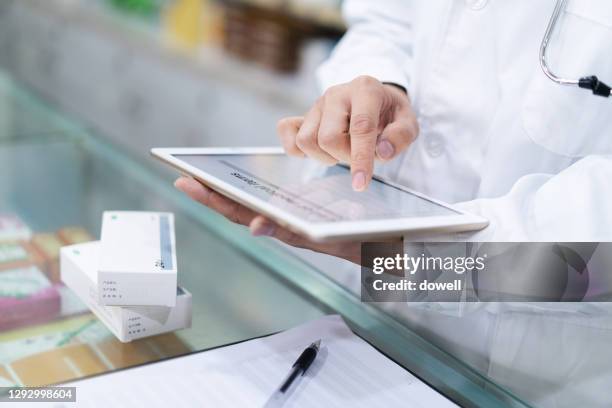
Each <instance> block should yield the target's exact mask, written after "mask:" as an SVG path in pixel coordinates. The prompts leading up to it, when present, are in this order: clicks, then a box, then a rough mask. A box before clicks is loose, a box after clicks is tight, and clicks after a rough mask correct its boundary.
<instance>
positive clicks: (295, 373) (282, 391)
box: [264, 340, 321, 408]
mask: <svg viewBox="0 0 612 408" xmlns="http://www.w3.org/2000/svg"><path fill="white" fill-rule="evenodd" d="M319 346H321V340H317V341H315V342H314V343H312V344H311V345H310V346H308V347H306V349H305V350H304V351H303V352H302V354H300V356H299V357H298V359H297V360H295V363H293V365H292V366H291V370H290V371H289V374H288V375H287V377H286V378H285V380H284V381H283V382H282V383H281V385H280V386H279V387H278V389H277V390H276V391H275V392H274V394H272V396H271V397H270V399H269V400H268V402H266V404H265V405H264V408H272V407H279V406H281V405H282V404H283V403H284V401H285V398H286V397H287V396H288V395H289V391H290V390H291V386H292V385H293V384H295V383H296V382H297V381H296V380H297V379H298V378H300V377H301V376H303V375H304V374H305V373H306V370H308V367H310V365H311V364H312V362H313V361H314V360H315V358H316V357H317V353H318V352H319Z"/></svg>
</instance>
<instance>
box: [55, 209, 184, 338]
mask: <svg viewBox="0 0 612 408" xmlns="http://www.w3.org/2000/svg"><path fill="white" fill-rule="evenodd" d="M61 279H62V281H63V282H64V283H65V284H66V286H68V287H69V288H70V289H72V290H73V291H74V292H75V293H76V294H77V296H78V297H79V298H80V299H81V300H82V301H83V302H85V304H86V305H87V306H88V307H89V308H90V309H91V311H92V312H93V313H94V314H95V315H96V316H97V317H98V318H99V319H100V320H101V321H102V322H103V323H104V324H105V325H106V326H107V327H108V328H109V329H110V331H111V332H113V334H114V335H115V336H116V337H117V338H118V339H119V340H120V341H122V342H129V341H132V340H134V339H138V338H143V337H148V336H152V335H155V334H160V333H165V332H170V331H174V330H178V329H182V328H187V327H190V326H191V294H190V293H189V292H188V291H187V290H185V289H184V288H181V287H178V286H177V262H176V241H175V234H174V216H173V215H172V214H170V213H156V212H130V211H107V212H105V213H104V215H103V219H102V232H101V238H100V241H93V242H88V243H84V244H77V245H71V246H67V247H63V248H62V249H61Z"/></svg>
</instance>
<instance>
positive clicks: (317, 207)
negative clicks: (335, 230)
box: [173, 154, 459, 223]
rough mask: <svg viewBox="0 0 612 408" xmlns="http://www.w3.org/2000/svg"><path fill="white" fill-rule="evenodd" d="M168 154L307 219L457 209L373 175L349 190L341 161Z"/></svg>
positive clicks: (413, 214)
mask: <svg viewBox="0 0 612 408" xmlns="http://www.w3.org/2000/svg"><path fill="white" fill-rule="evenodd" d="M173 156H174V157H176V158H177V159H180V160H182V161H184V162H185V163H188V164H190V165H191V166H193V167H196V168H198V169H200V170H202V171H203V172H205V173H208V174H210V175H212V176H214V177H216V178H218V179H220V180H222V181H224V182H226V183H229V184H231V185H232V186H234V187H237V188H239V189H241V190H244V191H246V192H248V193H250V194H252V195H254V196H257V197H258V198H260V199H262V200H265V201H267V202H269V203H272V204H274V205H275V206H277V207H279V208H282V209H283V210H285V211H287V212H289V213H291V214H293V215H295V216H298V217H300V218H303V219H306V220H308V221H310V222H315V223H321V222H336V221H356V220H359V221H366V220H370V219H371V220H378V219H393V218H407V217H427V216H448V215H457V214H459V213H457V212H455V211H453V210H451V209H449V208H446V207H444V206H441V205H439V204H436V203H434V202H431V201H429V200H427V199H424V198H422V197H419V196H417V195H414V194H412V193H410V192H407V191H404V190H401V189H399V188H397V187H394V186H391V185H389V184H386V183H383V182H381V181H379V180H376V179H374V180H372V182H371V183H370V185H369V187H368V189H367V190H366V191H364V192H355V191H353V189H352V187H351V174H350V171H349V169H348V168H346V167H343V166H333V167H323V166H320V165H313V162H312V161H311V160H305V159H300V158H293V157H288V156H285V155H282V154H211V155H191V154H175V155H173Z"/></svg>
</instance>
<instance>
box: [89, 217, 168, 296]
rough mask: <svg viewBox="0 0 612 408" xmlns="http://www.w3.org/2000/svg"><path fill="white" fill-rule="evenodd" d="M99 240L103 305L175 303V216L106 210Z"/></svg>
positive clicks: (99, 274) (100, 294)
mask: <svg viewBox="0 0 612 408" xmlns="http://www.w3.org/2000/svg"><path fill="white" fill-rule="evenodd" d="M100 241H101V244H100V258H99V268H98V297H99V302H100V304H102V305H112V306H149V305H151V306H174V305H175V302H176V286H177V264H176V239H175V234H174V215H173V214H172V213H166V212H142V211H105V212H104V214H103V216H102V232H101V237H100Z"/></svg>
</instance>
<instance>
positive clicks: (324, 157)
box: [296, 102, 337, 165]
mask: <svg viewBox="0 0 612 408" xmlns="http://www.w3.org/2000/svg"><path fill="white" fill-rule="evenodd" d="M320 105H321V103H320V102H318V103H316V104H315V105H314V106H313V107H312V109H310V111H308V113H307V114H306V116H305V117H304V122H303V123H302V126H301V127H300V130H299V131H298V133H297V136H296V145H297V147H298V148H299V149H300V150H301V151H302V152H304V154H305V155H306V156H308V157H312V158H313V159H315V160H318V161H320V162H321V163H324V164H327V165H332V164H336V163H337V160H336V159H334V158H333V157H332V156H330V155H329V154H327V153H325V152H324V151H323V150H322V149H321V147H319V143H318V141H317V134H318V133H319V123H320V121H321V107H320Z"/></svg>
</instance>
